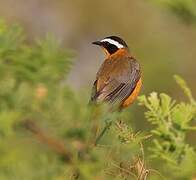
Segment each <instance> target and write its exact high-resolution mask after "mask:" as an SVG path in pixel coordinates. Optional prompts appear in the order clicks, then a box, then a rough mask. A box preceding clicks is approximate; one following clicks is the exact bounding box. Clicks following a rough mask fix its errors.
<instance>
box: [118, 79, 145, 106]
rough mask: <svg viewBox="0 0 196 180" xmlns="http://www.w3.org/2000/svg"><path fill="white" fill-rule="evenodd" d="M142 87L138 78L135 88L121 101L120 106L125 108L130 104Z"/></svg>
mask: <svg viewBox="0 0 196 180" xmlns="http://www.w3.org/2000/svg"><path fill="white" fill-rule="evenodd" d="M141 87H142V79H141V78H140V79H139V81H138V82H137V84H136V86H135V89H134V90H133V92H132V93H131V94H130V96H129V97H128V98H127V99H125V100H124V102H123V103H122V105H121V107H122V108H125V107H127V106H129V105H130V104H132V103H133V101H134V100H135V99H136V98H137V96H138V94H139V92H140V89H141Z"/></svg>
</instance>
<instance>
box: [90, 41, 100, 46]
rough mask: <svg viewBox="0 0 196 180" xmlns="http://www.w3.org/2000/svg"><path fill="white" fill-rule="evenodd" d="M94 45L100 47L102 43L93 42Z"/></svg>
mask: <svg viewBox="0 0 196 180" xmlns="http://www.w3.org/2000/svg"><path fill="white" fill-rule="evenodd" d="M92 44H95V45H98V46H101V45H102V43H101V42H100V41H94V42H92Z"/></svg>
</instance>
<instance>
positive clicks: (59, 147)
mask: <svg viewBox="0 0 196 180" xmlns="http://www.w3.org/2000/svg"><path fill="white" fill-rule="evenodd" d="M23 126H24V127H25V128H26V129H27V130H28V131H30V132H31V133H33V134H34V135H35V137H36V139H38V140H39V141H40V142H42V143H43V144H46V145H47V146H48V147H49V148H51V149H52V150H53V151H55V152H56V153H57V154H59V155H61V156H62V157H63V158H64V160H65V161H67V162H71V159H72V154H71V152H70V151H68V150H67V149H66V147H65V144H64V142H62V141H61V140H59V139H56V138H54V137H52V136H49V135H48V134H47V133H46V132H44V131H43V130H42V129H41V128H40V127H39V126H38V125H37V124H36V122H35V121H34V120H30V119H28V120H25V121H24V122H23Z"/></svg>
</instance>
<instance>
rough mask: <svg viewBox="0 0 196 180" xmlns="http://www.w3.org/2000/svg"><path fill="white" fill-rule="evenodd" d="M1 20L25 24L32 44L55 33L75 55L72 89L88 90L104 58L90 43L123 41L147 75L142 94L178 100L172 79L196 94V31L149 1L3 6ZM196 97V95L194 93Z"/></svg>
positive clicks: (21, 0) (30, 1)
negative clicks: (176, 78)
mask: <svg viewBox="0 0 196 180" xmlns="http://www.w3.org/2000/svg"><path fill="white" fill-rule="evenodd" d="M0 3H1V6H0V16H1V17H3V18H4V19H5V20H6V21H7V22H10V23H13V22H17V23H20V24H21V25H22V26H23V27H24V29H25V31H26V32H27V35H28V38H29V40H32V39H35V38H39V37H42V36H45V34H46V33H53V34H55V36H56V37H57V38H58V39H60V40H61V41H62V42H63V44H64V46H65V48H68V49H71V50H74V52H75V64H74V68H73V70H72V73H71V75H70V77H69V83H70V85H72V86H73V87H75V88H79V87H89V85H90V83H91V84H92V82H93V80H94V77H95V73H96V71H97V69H98V67H99V65H100V64H101V63H102V61H103V58H104V54H103V53H102V51H101V49H98V48H97V47H94V46H93V45H92V44H91V42H92V41H94V40H97V39H101V38H103V37H105V36H108V35H118V36H120V37H122V38H123V39H124V40H125V41H126V42H127V43H128V44H129V47H130V49H131V52H132V53H133V54H134V56H136V57H137V59H138V60H139V61H140V63H141V65H142V69H143V78H144V85H143V93H148V92H151V91H162V92H167V93H170V94H173V95H175V96H177V95H178V89H176V88H177V87H175V86H174V83H173V82H174V81H173V79H172V76H173V75H174V74H179V75H181V76H182V77H184V78H185V79H186V80H187V82H188V84H189V85H190V87H191V89H192V90H193V93H194V92H195V91H196V86H195V67H196V60H195V59H196V50H195V47H196V41H195V39H196V27H195V25H194V23H189V22H188V23H187V22H186V21H183V20H182V19H180V18H179V16H177V15H176V14H174V13H172V12H171V11H170V10H169V9H168V8H167V7H165V6H159V5H157V4H156V3H154V2H153V1H145V0H123V1H119V2H114V1H113V0H107V1H104V0H99V1H91V0H83V1H79V0H76V1H69V0H58V1H51V0H17V2H16V1H14V0H6V1H5V0H1V1H0ZM194 94H195V93H194Z"/></svg>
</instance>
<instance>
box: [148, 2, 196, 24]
mask: <svg viewBox="0 0 196 180" xmlns="http://www.w3.org/2000/svg"><path fill="white" fill-rule="evenodd" d="M152 1H154V2H156V3H158V4H160V5H164V6H165V7H167V8H168V9H169V10H170V11H171V12H173V13H174V14H175V15H176V16H178V17H179V18H181V19H182V20H183V21H184V22H185V23H187V24H191V23H196V2H195V1H194V0H152Z"/></svg>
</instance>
